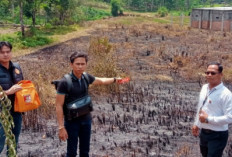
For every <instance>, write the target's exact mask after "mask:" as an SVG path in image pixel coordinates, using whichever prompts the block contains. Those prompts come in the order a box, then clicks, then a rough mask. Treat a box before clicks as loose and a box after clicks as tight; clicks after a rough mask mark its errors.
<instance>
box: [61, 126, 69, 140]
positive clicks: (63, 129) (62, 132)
mask: <svg viewBox="0 0 232 157" xmlns="http://www.w3.org/2000/svg"><path fill="white" fill-rule="evenodd" d="M59 139H60V140H61V141H66V140H67V139H68V133H67V131H66V129H65V128H61V129H59Z"/></svg>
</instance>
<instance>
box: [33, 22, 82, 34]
mask: <svg viewBox="0 0 232 157" xmlns="http://www.w3.org/2000/svg"><path fill="white" fill-rule="evenodd" d="M78 28H80V27H79V26H77V25H72V26H52V25H50V24H47V25H46V26H45V27H43V28H41V29H37V30H36V33H37V34H40V35H44V36H51V35H65V34H67V33H70V32H73V31H76V30H77V29H78Z"/></svg>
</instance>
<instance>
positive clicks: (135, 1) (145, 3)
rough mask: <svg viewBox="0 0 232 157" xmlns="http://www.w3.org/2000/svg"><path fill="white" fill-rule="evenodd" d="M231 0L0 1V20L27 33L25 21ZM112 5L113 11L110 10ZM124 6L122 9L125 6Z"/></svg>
mask: <svg viewBox="0 0 232 157" xmlns="http://www.w3.org/2000/svg"><path fill="white" fill-rule="evenodd" d="M90 2H93V3H95V5H96V4H98V3H101V4H106V5H108V8H107V7H105V6H100V9H96V8H95V7H94V6H93V7H92V6H88V7H86V5H85V4H86V3H90ZM231 3H232V0H88V1H86V0H0V23H2V20H6V21H11V22H12V23H19V24H21V29H22V36H24V24H25V23H27V24H28V23H29V25H31V26H32V27H35V25H37V24H41V23H42V24H51V25H64V24H73V23H77V22H80V21H81V20H86V19H94V18H96V17H97V16H99V17H102V16H110V15H111V13H112V14H113V15H114V16H115V15H116V16H117V15H121V14H123V9H126V10H133V11H143V12H155V11H157V10H158V9H159V8H161V7H165V8H167V10H169V11H170V10H177V11H188V10H190V9H191V8H194V7H200V6H206V5H213V4H225V5H226V4H231ZM110 6H111V13H110V11H107V9H108V10H109V8H110ZM122 8H123V9H122Z"/></svg>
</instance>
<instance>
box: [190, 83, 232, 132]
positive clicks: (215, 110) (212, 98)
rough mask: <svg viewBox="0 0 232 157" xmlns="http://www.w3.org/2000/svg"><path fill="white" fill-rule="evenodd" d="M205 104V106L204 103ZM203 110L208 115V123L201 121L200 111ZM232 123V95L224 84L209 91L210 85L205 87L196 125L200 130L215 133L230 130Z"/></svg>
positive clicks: (200, 99) (199, 103)
mask: <svg viewBox="0 0 232 157" xmlns="http://www.w3.org/2000/svg"><path fill="white" fill-rule="evenodd" d="M204 100H205V103H204V105H203V102H204ZM201 108H202V110H203V111H205V112H206V113H207V114H208V123H201V122H200V121H199V111H200V109H201ZM229 123H232V93H231V91H230V90H229V89H228V88H226V87H225V86H224V85H223V83H221V84H219V85H218V86H216V87H214V88H213V89H211V90H209V84H205V85H203V87H202V89H201V92H200V96H199V102H198V109H197V115H196V118H195V122H194V125H196V126H198V127H199V128H204V129H210V130H214V131H226V130H228V124H229Z"/></svg>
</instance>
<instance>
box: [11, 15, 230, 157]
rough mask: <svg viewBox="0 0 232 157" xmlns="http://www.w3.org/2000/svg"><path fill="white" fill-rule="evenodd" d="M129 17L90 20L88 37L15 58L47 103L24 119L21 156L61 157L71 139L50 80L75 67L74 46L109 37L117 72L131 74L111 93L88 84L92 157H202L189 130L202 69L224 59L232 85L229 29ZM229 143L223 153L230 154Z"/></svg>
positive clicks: (80, 47)
mask: <svg viewBox="0 0 232 157" xmlns="http://www.w3.org/2000/svg"><path fill="white" fill-rule="evenodd" d="M130 20H131V18H130V17H127V18H120V19H109V20H107V21H106V20H105V21H104V20H103V21H101V22H100V23H89V25H92V27H94V28H95V29H94V30H93V31H90V32H88V33H89V35H86V36H82V37H78V38H74V39H71V40H69V41H67V42H64V43H61V44H59V45H55V46H52V47H48V48H45V49H42V50H39V51H37V52H35V53H32V54H30V55H26V56H22V57H17V58H15V60H17V61H18V62H20V64H21V66H22V69H23V70H24V73H25V77H26V78H27V79H31V80H34V82H35V83H37V84H38V89H39V92H40V95H41V99H42V100H43V103H44V104H43V107H41V108H40V109H39V110H37V111H33V112H28V113H26V114H25V116H24V126H23V132H22V135H21V137H20V143H19V157H26V156H31V157H32V156H33V157H37V156H38V157H40V156H46V157H50V156H54V157H56V156H57V157H59V156H64V154H65V149H66V143H62V142H60V141H59V140H58V136H57V126H56V121H55V112H54V99H55V98H54V95H55V90H54V87H52V85H50V81H51V80H54V79H58V78H60V77H61V76H63V75H64V74H65V73H67V72H68V71H69V70H70V69H69V68H68V61H69V60H68V57H69V56H70V54H71V53H72V52H73V51H79V50H81V51H85V52H89V47H90V41H91V40H92V39H93V38H96V39H102V38H104V39H106V38H107V39H108V40H109V43H110V44H112V45H113V52H114V56H115V58H116V61H117V68H118V70H119V71H120V72H121V73H123V74H124V75H128V76H130V77H131V82H130V83H129V84H125V85H122V86H120V87H118V86H115V88H116V89H117V90H112V92H110V93H107V94H106V93H101V92H100V91H97V92H96V91H95V90H94V88H91V94H92V96H93V100H94V104H95V106H94V107H95V111H94V112H93V126H92V140H91V153H90V155H91V156H92V157H103V156H105V157H106V156H110V157H113V156H115V157H138V156H141V157H144V156H152V157H158V156H162V157H168V156H179V157H180V156H190V157H191V156H192V157H194V156H199V150H198V139H197V138H195V137H193V136H192V135H191V131H190V128H191V126H192V123H193V121H194V116H195V110H196V105H197V99H198V94H199V90H200V86H201V85H202V83H204V77H203V75H202V74H203V72H204V70H205V68H206V64H207V62H209V61H213V60H216V61H220V62H222V64H223V65H225V69H226V70H225V82H226V85H227V86H228V87H229V88H230V89H231V80H230V78H229V76H230V75H231V70H230V69H231V64H232V62H231V60H232V58H231V49H232V45H231V43H232V42H231V39H232V38H231V37H232V34H231V33H228V32H226V33H225V32H210V31H207V30H197V29H191V28H188V27H179V26H174V25H173V26H171V25H160V24H155V23H152V22H140V23H136V24H130V25H128V24H125V22H122V21H130ZM123 23H124V24H123ZM95 61H96V60H95V58H93V57H91V56H90V61H89V63H88V64H89V67H90V68H89V69H88V71H89V72H90V73H91V70H92V69H91V68H92V65H91V64H92V63H91V62H95ZM107 64H111V63H107ZM107 64H106V65H105V66H107ZM95 75H96V76H98V75H97V74H95ZM111 88H113V87H111ZM231 140H232V139H231V138H230V140H229V142H228V146H227V148H226V151H225V154H224V156H225V157H229V156H231V155H232V154H231V152H232V145H231Z"/></svg>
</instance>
